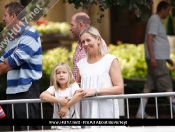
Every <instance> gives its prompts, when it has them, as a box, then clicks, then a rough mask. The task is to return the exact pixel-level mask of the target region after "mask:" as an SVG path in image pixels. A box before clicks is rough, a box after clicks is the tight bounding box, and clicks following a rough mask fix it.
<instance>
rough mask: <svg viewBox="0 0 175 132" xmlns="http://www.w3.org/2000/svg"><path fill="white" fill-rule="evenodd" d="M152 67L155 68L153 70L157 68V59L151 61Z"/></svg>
mask: <svg viewBox="0 0 175 132" xmlns="http://www.w3.org/2000/svg"><path fill="white" fill-rule="evenodd" d="M151 66H152V67H153V68H157V60H156V59H153V58H152V59H151Z"/></svg>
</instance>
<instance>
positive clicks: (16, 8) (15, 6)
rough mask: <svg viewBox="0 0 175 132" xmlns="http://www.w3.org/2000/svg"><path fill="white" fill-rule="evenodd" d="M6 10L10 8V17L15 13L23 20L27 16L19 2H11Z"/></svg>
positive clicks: (6, 6)
mask: <svg viewBox="0 0 175 132" xmlns="http://www.w3.org/2000/svg"><path fill="white" fill-rule="evenodd" d="M5 8H6V9H7V8H8V13H9V15H10V16H11V15H12V14H13V13H15V14H16V16H17V18H18V19H22V18H23V17H24V16H25V15H26V12H25V10H24V6H23V5H21V4H20V3H18V2H11V3H9V4H7V5H5Z"/></svg>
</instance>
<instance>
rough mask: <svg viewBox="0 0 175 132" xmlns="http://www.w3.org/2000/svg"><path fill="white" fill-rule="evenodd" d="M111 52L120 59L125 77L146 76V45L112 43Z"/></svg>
mask: <svg viewBox="0 0 175 132" xmlns="http://www.w3.org/2000/svg"><path fill="white" fill-rule="evenodd" d="M108 49H109V53H111V54H113V55H115V56H116V57H117V58H118V59H119V63H120V67H121V70H122V75H123V78H145V76H146V68H147V67H146V63H145V58H144V45H143V44H140V45H138V46H136V45H134V44H121V45H118V46H115V45H112V44H110V45H109V46H108Z"/></svg>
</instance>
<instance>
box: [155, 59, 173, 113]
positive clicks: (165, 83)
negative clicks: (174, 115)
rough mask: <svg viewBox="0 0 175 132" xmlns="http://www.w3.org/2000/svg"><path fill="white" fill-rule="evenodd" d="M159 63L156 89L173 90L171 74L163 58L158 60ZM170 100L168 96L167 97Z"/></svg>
mask: <svg viewBox="0 0 175 132" xmlns="http://www.w3.org/2000/svg"><path fill="white" fill-rule="evenodd" d="M159 65H161V66H160V67H159V68H160V69H159V72H158V77H157V78H158V81H157V88H158V91H166V92H173V83H172V79H171V76H170V74H169V69H168V67H167V65H166V61H165V60H160V61H159ZM167 98H168V100H170V97H167ZM172 105H173V111H174V112H175V98H174V97H173V96H172Z"/></svg>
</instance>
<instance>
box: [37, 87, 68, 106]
mask: <svg viewBox="0 0 175 132" xmlns="http://www.w3.org/2000/svg"><path fill="white" fill-rule="evenodd" d="M66 98H67V97H63V98H56V97H55V96H53V95H52V94H51V93H50V92H49V91H47V90H46V91H44V92H42V93H41V94H40V99H42V100H44V101H46V102H53V103H60V104H61V105H62V106H65V105H66V104H67V102H68V100H67V99H66Z"/></svg>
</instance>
